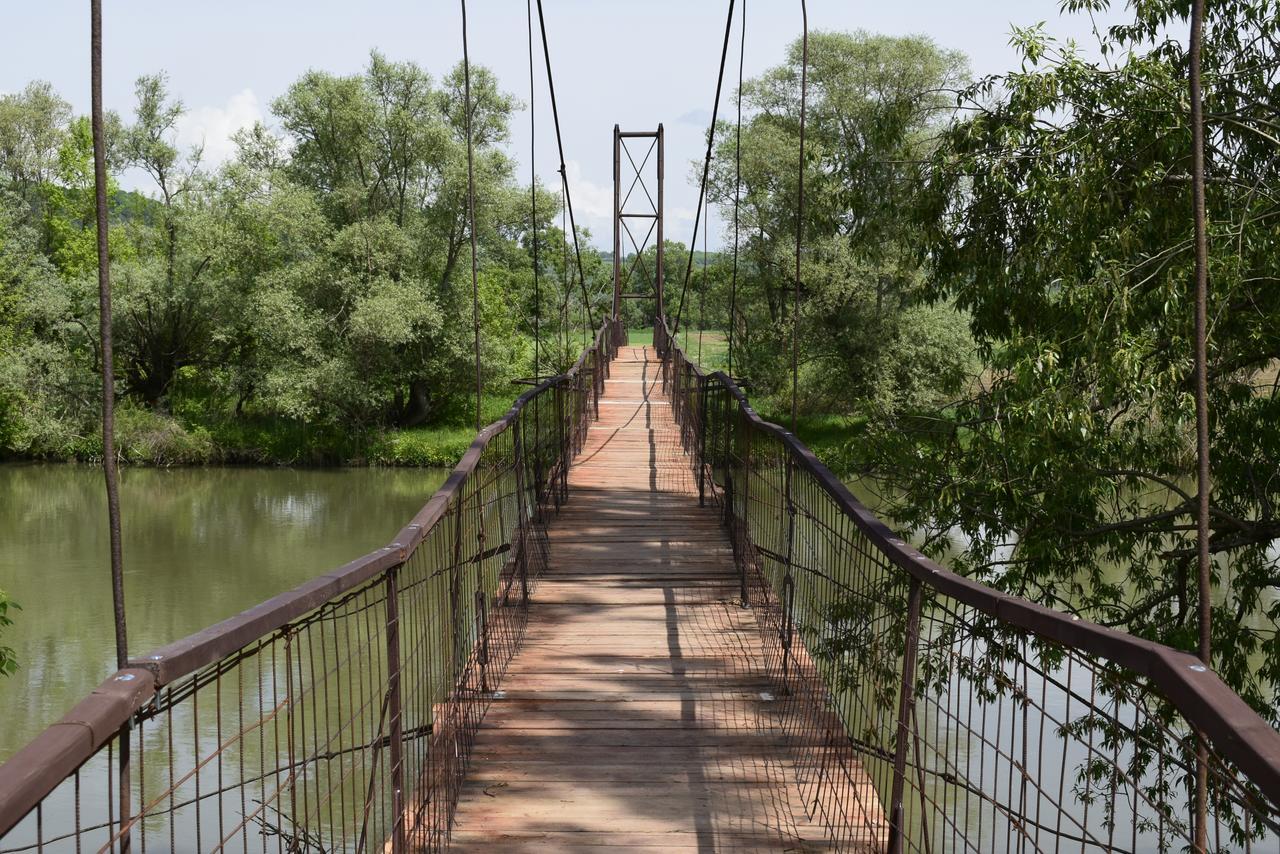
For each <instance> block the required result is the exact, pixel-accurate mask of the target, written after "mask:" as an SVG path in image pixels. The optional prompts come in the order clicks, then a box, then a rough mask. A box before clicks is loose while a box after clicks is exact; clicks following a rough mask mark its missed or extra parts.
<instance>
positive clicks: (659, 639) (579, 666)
mask: <svg viewBox="0 0 1280 854" xmlns="http://www.w3.org/2000/svg"><path fill="white" fill-rule="evenodd" d="M658 371H659V362H658V361H657V357H656V355H655V353H654V352H653V350H652V349H651V348H643V347H623V348H622V351H621V352H620V353H619V356H618V359H617V361H615V362H614V364H613V369H612V376H611V378H610V379H609V380H608V382H607V384H606V387H605V394H604V397H603V399H602V400H601V401H600V420H599V421H598V422H595V423H594V424H593V425H592V427H591V430H590V433H589V436H588V440H587V444H586V447H585V448H584V450H583V452H582V454H581V455H580V456H579V457H578V459H577V461H576V463H575V466H574V468H573V469H572V473H571V475H570V481H569V482H570V486H571V499H570V502H569V504H568V505H567V506H566V508H565V510H564V511H563V512H562V513H561V515H560V516H559V518H558V519H556V520H555V521H554V522H553V526H552V529H551V531H550V537H551V567H550V570H549V572H548V573H547V575H546V576H545V577H544V578H543V580H542V581H541V582H540V585H539V587H538V591H537V595H536V596H535V598H534V601H533V604H532V606H531V611H530V622H529V628H528V633H527V635H526V638H525V641H524V645H523V647H522V649H521V651H520V652H519V653H518V654H517V655H516V657H515V658H514V659H513V660H512V662H511V664H510V666H509V668H508V670H507V673H506V676H505V677H504V678H503V680H502V683H501V685H500V686H499V687H500V688H501V691H500V692H499V694H498V695H497V699H495V700H494V702H493V704H492V706H491V707H490V709H489V711H488V713H487V714H486V716H485V719H484V722H483V724H482V728H481V730H480V733H479V735H478V738H477V740H476V744H475V748H474V753H473V755H472V762H471V766H470V771H469V773H468V777H467V779H466V781H465V783H464V785H463V788H462V791H461V795H460V798H459V802H458V809H457V816H456V820H455V824H454V831H453V836H452V847H453V849H454V850H458V851H479V850H485V851H495V850H496V851H535V850H536V851H604V850H607V849H612V848H640V849H644V848H648V849H661V850H663V851H699V852H707V851H727V850H734V851H816V850H828V849H829V846H828V845H826V844H824V841H823V831H822V828H821V827H819V826H818V825H816V824H815V823H813V822H811V821H810V819H809V817H808V816H807V815H806V813H805V809H804V805H803V803H802V799H801V796H800V792H799V790H798V788H797V787H796V786H795V785H794V784H793V782H792V780H793V779H794V775H793V771H794V767H793V764H792V757H791V756H789V755H788V751H787V750H786V749H785V747H784V745H783V743H782V741H781V739H780V737H779V734H778V730H779V728H778V727H777V726H775V725H772V721H771V715H772V710H773V709H774V708H775V704H774V703H773V702H772V698H771V695H770V693H769V691H770V685H769V684H768V683H767V682H766V681H765V679H764V676H763V674H762V665H761V660H762V656H761V649H760V640H759V629H758V627H757V626H756V623H755V619H754V617H753V616H752V612H751V611H750V610H749V609H744V608H742V607H740V605H739V602H738V589H739V586H738V579H737V575H736V573H735V570H734V566H733V559H732V551H731V548H730V544H729V541H728V538H727V535H726V534H725V532H724V531H723V529H722V528H721V527H720V525H719V523H718V520H717V511H716V510H715V509H713V508H712V507H710V506H708V507H705V508H703V507H699V506H698V498H697V485H696V483H695V482H694V479H693V475H692V473H691V471H690V465H689V460H688V458H687V457H686V456H685V454H684V452H683V450H682V449H681V447H680V443H679V438H678V434H677V428H676V425H675V423H674V421H673V420H672V416H671V411H670V406H669V403H668V401H667V400H665V399H664V398H663V395H662V392H661V382H660V379H659V375H658Z"/></svg>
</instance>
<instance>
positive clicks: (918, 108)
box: [711, 32, 972, 409]
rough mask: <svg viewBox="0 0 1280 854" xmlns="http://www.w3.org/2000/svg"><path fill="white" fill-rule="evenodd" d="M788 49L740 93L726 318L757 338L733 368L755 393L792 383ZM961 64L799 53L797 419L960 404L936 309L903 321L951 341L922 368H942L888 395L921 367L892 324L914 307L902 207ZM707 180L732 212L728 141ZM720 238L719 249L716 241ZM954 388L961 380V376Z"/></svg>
mask: <svg viewBox="0 0 1280 854" xmlns="http://www.w3.org/2000/svg"><path fill="white" fill-rule="evenodd" d="M800 62H801V48H800V43H799V42H798V41H797V42H795V43H793V44H792V46H791V48H790V50H789V51H788V58H787V62H786V63H785V64H784V65H782V66H779V67H776V68H772V69H769V70H768V71H766V72H765V73H764V74H763V75H761V76H760V77H758V78H756V79H753V80H750V81H747V82H746V83H744V86H743V100H744V104H745V106H746V107H747V108H748V109H749V110H750V113H751V115H750V119H749V121H746V122H745V124H744V127H743V129H742V152H741V176H742V202H741V206H740V209H739V217H740V228H741V250H742V256H743V257H742V260H741V262H740V265H739V291H738V293H739V308H740V309H741V310H743V311H744V312H745V313H746V314H747V317H748V318H749V321H750V325H751V327H752V328H753V329H755V330H757V331H758V333H759V334H753V335H752V337H751V352H749V353H743V354H742V360H741V364H742V365H743V369H744V371H745V372H747V373H748V374H749V375H750V376H751V377H752V379H753V380H754V381H755V382H756V383H757V385H758V387H759V388H760V390H761V391H763V392H765V393H773V394H778V393H781V392H782V391H783V390H784V388H787V387H788V386H789V383H787V382H785V381H784V379H785V377H786V376H788V374H787V371H788V370H789V359H790V351H789V343H788V340H789V335H790V328H791V323H790V321H789V317H790V313H791V302H792V299H791V292H792V289H793V287H794V281H793V277H794V263H795V261H794V248H795V227H796V215H797V213H796V212H797V177H798V176H797V174H796V168H795V158H796V154H795V152H796V151H797V150H798V148H799V138H798V135H799V112H800V107H799V102H800V91H799V89H800V87H799V82H800ZM967 74H968V72H967V63H966V61H965V59H964V57H963V56H962V55H961V54H958V53H956V52H954V51H946V50H943V49H941V48H939V47H938V46H937V45H936V44H934V43H933V42H932V41H931V40H929V39H927V38H924V37H919V36H910V37H889V36H879V35H871V34H868V33H863V32H858V33H829V32H818V33H813V34H811V35H810V39H809V95H808V108H807V109H808V112H807V124H806V160H807V162H806V163H805V165H804V168H805V206H804V216H805V221H804V235H805V243H806V246H807V247H808V252H807V254H806V256H805V257H804V259H803V266H802V275H801V290H802V294H801V298H802V303H803V305H802V308H801V312H802V319H801V324H800V335H801V343H800V353H801V359H802V362H803V364H802V371H803V374H802V383H803V388H802V394H803V395H804V396H805V398H806V400H807V401H808V403H809V408H814V407H820V408H825V409H830V408H833V407H835V408H839V407H841V406H843V407H846V408H847V407H849V406H850V405H851V403H850V402H851V401H859V400H861V401H868V402H874V403H876V404H879V405H882V406H887V407H890V408H894V407H902V406H905V405H908V403H911V404H914V403H917V402H919V400H920V399H922V398H925V399H930V400H934V399H937V398H938V397H939V396H941V395H949V394H953V393H955V392H956V391H958V389H959V387H960V381H958V380H957V378H959V377H962V376H963V375H964V374H965V373H966V372H968V371H970V370H971V368H972V358H971V355H970V348H969V347H968V345H967V342H965V341H964V336H963V334H961V335H956V334H954V332H955V331H956V330H957V329H960V328H962V326H963V322H962V321H961V320H959V319H951V318H945V319H944V317H943V315H942V313H941V311H940V310H935V311H933V312H930V313H928V314H927V315H921V314H920V313H916V314H915V315H913V318H914V320H916V321H920V320H922V319H923V318H924V317H926V316H927V317H928V318H929V319H930V320H931V321H934V322H938V323H943V324H944V325H947V326H949V327H950V328H951V330H952V332H951V333H949V334H943V335H939V336H935V337H934V338H933V341H934V343H936V344H938V345H939V346H943V345H946V346H949V347H953V349H951V350H949V351H948V352H947V353H946V354H945V355H944V354H942V353H932V354H930V358H931V359H933V360H934V361H937V360H938V359H941V360H943V361H945V362H946V367H945V369H944V370H942V371H941V372H940V373H937V374H935V375H934V377H935V379H934V380H932V381H927V382H926V384H927V385H929V386H930V390H929V391H928V392H926V391H925V389H924V388H923V387H921V386H920V385H919V381H920V380H925V379H926V373H925V372H924V371H919V370H914V369H912V370H909V371H907V372H906V373H907V374H909V375H911V376H914V377H915V378H916V384H915V385H913V386H912V387H910V388H898V387H897V386H896V385H895V384H894V382H893V381H894V380H895V379H896V378H899V377H903V376H905V375H904V374H903V373H902V372H900V371H897V370H895V368H896V367H897V366H898V365H899V363H900V362H901V361H902V360H903V359H907V358H910V357H911V356H912V355H913V354H916V353H918V349H917V348H915V347H914V346H913V344H912V336H913V331H912V329H911V328H910V327H908V326H905V325H904V324H903V321H904V318H905V314H904V312H906V311H907V309H908V308H909V307H910V306H911V305H912V304H913V303H915V302H916V301H917V300H918V297H919V290H920V285H921V281H922V279H921V276H920V274H919V270H920V261H919V258H918V257H917V255H916V253H915V250H914V246H915V244H916V243H917V242H918V239H919V224H918V220H917V219H916V218H915V217H914V216H912V211H911V200H912V199H913V198H914V197H915V193H916V192H917V188H918V187H919V185H920V183H921V182H922V181H923V180H924V171H923V168H922V165H923V160H924V159H925V158H926V157H927V156H928V154H929V152H930V151H931V150H932V147H933V145H934V138H935V136H936V134H937V133H938V132H939V130H940V129H941V128H942V127H943V126H944V124H945V122H946V121H947V120H948V119H949V117H950V116H951V113H952V111H953V109H954V99H953V96H952V95H951V94H949V93H950V91H951V90H953V89H954V88H955V87H956V86H958V85H959V84H961V83H962V82H963V81H964V80H965V79H966V78H967ZM717 136H718V138H719V139H720V140H721V142H720V143H719V144H718V146H717V154H716V158H715V161H714V167H713V176H712V177H713V181H712V193H711V199H712V201H713V202H716V203H719V204H721V205H732V204H733V201H734V197H735V189H736V179H737V174H738V163H737V159H736V156H735V155H736V154H737V151H736V150H735V145H736V140H735V134H734V133H733V132H732V128H730V127H728V126H725V127H724V128H723V129H722V130H721V132H720V133H718V134H717ZM728 239H732V234H731V233H730V234H729V235H728ZM965 378H967V377H965Z"/></svg>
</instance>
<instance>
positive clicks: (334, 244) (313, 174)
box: [0, 52, 608, 464]
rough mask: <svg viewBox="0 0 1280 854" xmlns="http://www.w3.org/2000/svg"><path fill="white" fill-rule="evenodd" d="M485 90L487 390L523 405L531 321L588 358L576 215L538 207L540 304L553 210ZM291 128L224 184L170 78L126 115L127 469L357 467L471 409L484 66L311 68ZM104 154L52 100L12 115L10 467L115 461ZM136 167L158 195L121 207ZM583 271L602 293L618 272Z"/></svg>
mask: <svg viewBox="0 0 1280 854" xmlns="http://www.w3.org/2000/svg"><path fill="white" fill-rule="evenodd" d="M472 96H473V102H474V103H473V113H474V115H473V118H474V122H475V130H476V134H475V136H476V150H475V154H476V194H477V213H478V222H477V235H476V237H477V241H478V244H479V253H480V257H479V267H480V275H479V279H480V281H479V288H478V290H479V303H480V326H481V336H480V337H481V341H482V346H481V354H480V356H481V370H482V374H483V380H484V384H485V387H486V389H502V390H503V392H506V391H510V390H511V388H510V387H509V386H508V385H507V383H508V381H509V380H510V379H512V378H515V377H517V376H524V375H527V374H529V373H531V371H532V361H533V342H532V340H531V336H532V334H533V328H532V325H531V324H530V323H529V316H530V314H532V312H533V311H534V309H535V308H536V309H538V310H540V311H541V312H542V315H543V318H544V322H543V324H542V328H541V334H542V340H541V342H540V343H541V346H542V348H543V350H544V353H546V354H547V355H548V356H550V355H551V351H552V350H553V349H558V348H559V347H561V346H564V347H565V348H568V346H569V345H568V344H567V343H565V338H564V337H563V335H562V334H561V332H562V330H561V326H562V324H563V323H574V322H576V319H577V317H578V315H579V312H580V310H581V305H580V297H579V296H578V294H580V293H581V291H582V286H581V284H580V283H579V282H578V281H577V280H576V276H570V275H569V273H570V270H569V267H570V264H569V255H568V252H567V245H568V241H566V240H565V235H564V234H562V233H561V232H560V231H559V230H557V229H556V228H554V226H553V222H554V220H555V217H556V215H557V214H558V213H559V208H558V200H557V199H556V198H555V197H554V196H553V195H552V194H551V193H549V192H548V191H547V190H546V189H545V188H538V213H539V222H538V223H537V224H536V226H537V234H538V240H539V249H540V262H541V268H540V270H539V273H540V278H541V281H540V290H541V294H540V297H541V302H540V303H538V304H535V300H534V293H533V270H532V264H531V260H532V259H531V249H532V235H533V234H534V231H533V229H532V228H531V227H530V225H531V224H530V217H529V214H530V198H529V192H528V188H521V187H519V186H518V185H517V184H516V182H515V181H514V178H513V173H512V162H511V161H510V159H509V158H508V157H507V155H506V154H505V153H504V151H503V149H502V145H503V144H504V143H505V142H506V140H507V138H508V125H509V122H510V119H511V115H512V112H513V111H514V110H515V109H517V108H518V107H519V104H518V103H517V102H516V101H515V99H514V98H512V97H511V96H510V95H508V94H506V93H504V92H502V91H501V89H500V88H499V86H498V81H497V79H496V78H495V77H494V76H493V74H492V73H491V72H489V71H488V70H487V69H483V68H475V69H473V79H472ZM273 110H274V111H275V113H276V117H277V118H278V119H279V123H280V126H281V127H282V128H283V131H284V135H283V136H281V137H278V136H276V135H274V134H273V133H272V132H271V131H268V130H267V129H266V128H265V127H264V126H261V125H259V126H257V127H254V128H251V129H248V130H246V131H242V132H241V133H240V134H239V135H238V136H237V138H236V142H237V146H238V153H237V156H236V157H235V159H234V160H233V161H231V162H229V163H227V164H224V165H223V166H221V167H219V168H218V169H216V170H210V169H208V168H206V167H205V166H204V164H203V163H202V157H201V154H202V152H201V151H200V150H199V149H195V150H191V151H184V150H182V149H181V148H180V146H179V145H178V144H177V142H176V128H177V124H178V121H179V120H180V118H181V117H182V115H183V111H184V106H183V104H182V102H181V100H180V99H178V98H176V97H174V96H173V94H172V93H171V92H170V91H169V86H168V80H167V77H166V75H165V74H163V73H159V74H152V75H145V76H143V77H140V78H139V79H138V81H137V83H136V86H135V106H134V110H133V113H132V115H131V116H129V117H128V118H127V119H126V120H124V121H122V120H121V119H120V118H118V117H116V116H108V121H107V131H108V133H107V141H108V167H109V171H110V173H111V174H110V176H109V180H110V181H111V185H110V186H109V188H108V189H109V198H110V200H111V211H110V216H111V219H112V224H113V227H112V229H111V253H112V285H113V292H114V300H115V306H116V312H115V329H114V330H113V332H114V336H115V342H116V348H115V349H116V366H117V377H116V380H117V390H118V393H119V394H120V395H122V397H123V399H124V402H125V405H124V406H123V407H122V422H121V427H122V431H123V432H122V434H121V436H120V442H121V447H122V449H123V450H122V454H123V456H124V457H125V458H126V459H129V460H131V461H138V462H153V463H157V464H174V463H195V462H206V461H215V460H228V461H230V460H241V459H244V460H258V461H273V462H275V461H330V462H333V461H348V460H353V459H362V458H364V457H365V456H366V454H367V452H368V450H369V447H371V445H370V443H371V442H372V441H373V439H372V438H370V437H378V436H382V435H383V434H385V433H387V431H394V430H397V429H402V428H419V427H423V428H431V429H435V428H437V427H440V425H443V424H446V423H448V424H452V423H453V419H454V418H455V416H456V414H457V413H458V412H461V411H464V410H465V411H470V407H471V404H470V403H469V401H470V400H472V398H473V393H474V392H473V389H474V384H475V374H474V369H473V367H472V348H473V330H472V324H471V314H472V311H471V283H470V259H469V257H468V256H469V249H470V234H469V231H468V229H469V224H468V222H467V217H466V213H467V205H466V201H467V176H466V168H465V165H466V157H465V142H464V133H463V120H464V116H463V114H462V74H461V69H460V67H459V68H454V69H452V70H450V71H449V72H448V73H447V74H446V75H445V76H444V77H443V78H442V79H441V80H440V81H439V84H438V85H437V84H436V83H435V81H433V79H432V77H431V76H430V75H429V74H427V73H426V72H425V71H424V70H423V69H421V68H420V67H418V66H417V65H414V64H412V63H398V62H393V61H390V60H388V59H387V58H386V57H384V56H382V55H381V54H378V53H376V52H375V53H374V54H373V55H372V56H371V57H370V60H369V64H368V66H367V67H366V69H365V70H364V71H363V72H361V73H358V74H354V75H349V76H337V75H332V74H328V73H325V72H319V71H316V72H308V73H307V74H305V75H303V76H302V77H301V78H300V79H299V80H298V81H297V82H295V83H294V84H293V85H292V86H291V87H290V88H289V89H288V91H287V92H286V93H285V94H284V95H283V96H281V97H280V98H278V99H277V100H276V101H275V102H274V104H273ZM91 152H92V144H91V135H90V131H89V124H88V121H87V119H85V118H83V117H75V116H73V115H72V113H71V111H70V108H69V107H68V106H67V105H66V103H65V102H63V101H61V99H59V98H58V97H57V95H56V94H55V93H53V91H52V89H51V88H50V87H49V86H48V85H47V84H32V85H31V86H30V87H28V89H27V90H26V91H24V92H23V93H20V94H17V95H6V96H2V97H0V193H2V194H3V196H2V197H0V198H2V199H3V205H2V206H0V241H2V245H0V453H5V454H17V455H21V456H26V457H41V458H81V459H83V458H92V457H94V456H95V455H96V454H97V453H99V450H98V447H99V441H98V439H97V438H96V436H97V433H98V428H97V424H96V420H97V407H98V393H97V391H96V389H95V385H96V380H95V377H94V374H95V373H96V371H97V366H98V358H97V301H96V298H95V290H94V288H95V284H96V282H95V279H96V273H97V261H96V232H95V228H96V226H95V219H94V186H93V172H92V165H91V164H92V160H91ZM127 168H131V169H135V170H139V171H140V172H141V173H143V174H145V175H146V176H147V178H148V179H149V181H150V185H149V187H148V189H147V193H148V194H147V195H140V194H134V193H122V192H121V191H120V190H119V189H118V188H117V186H116V183H115V181H116V177H117V175H118V174H119V172H120V171H121V170H123V169H127ZM583 266H584V268H585V269H586V270H587V271H588V274H589V276H590V277H591V278H590V280H589V282H588V290H589V291H590V292H591V293H595V294H601V295H603V293H604V289H603V288H601V287H600V285H599V281H600V280H601V279H603V278H605V277H607V275H608V271H607V270H606V269H605V267H604V265H603V263H602V262H601V260H600V258H599V255H598V253H595V252H593V251H588V252H587V253H585V254H584V257H583ZM575 272H576V266H575ZM604 298H605V299H607V295H605V296H604ZM593 309H594V310H595V315H596V318H597V319H598V318H599V317H601V316H602V315H601V306H599V305H596V306H593ZM553 345H554V347H553ZM574 355H575V356H576V348H574ZM556 361H562V359H561V357H560V355H559V354H556V355H555V357H554V358H553V359H551V360H550V361H546V362H544V365H543V369H544V372H545V370H546V367H547V365H548V364H550V363H551V362H556ZM566 367H567V366H566ZM473 417H474V413H473V412H472V413H471V415H470V416H468V417H467V418H465V419H463V421H461V422H459V423H470V421H471V419H472V418H473ZM449 429H452V427H450V428H449ZM428 432H430V431H428ZM450 454H451V451H447V450H446V451H440V452H439V453H436V454H435V456H434V457H432V458H433V459H435V460H437V461H441V460H444V459H445V458H446V457H449V456H450ZM388 455H389V456H388ZM414 455H415V456H416V457H418V458H422V459H426V458H427V456H428V455H426V454H423V453H418V452H416V451H415V452H414ZM384 456H388V458H392V457H395V453H394V452H387V454H384Z"/></svg>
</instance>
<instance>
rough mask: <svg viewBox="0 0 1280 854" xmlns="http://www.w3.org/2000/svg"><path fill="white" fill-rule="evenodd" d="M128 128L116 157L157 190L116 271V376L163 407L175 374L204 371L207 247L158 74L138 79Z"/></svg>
mask: <svg viewBox="0 0 1280 854" xmlns="http://www.w3.org/2000/svg"><path fill="white" fill-rule="evenodd" d="M134 92H135V95H136V106H135V108H134V111H135V121H134V124H132V125H131V126H129V127H128V128H127V129H126V130H125V132H124V141H123V146H122V147H123V154H124V157H125V159H126V162H128V163H129V164H130V165H132V166H136V167H139V168H141V169H142V170H143V171H144V172H146V174H147V175H148V176H150V178H151V180H152V181H153V182H154V184H155V187H156V189H157V190H158V191H159V198H158V200H157V203H156V204H154V205H151V206H150V208H151V209H150V211H149V213H150V222H149V223H145V224H139V225H138V226H137V227H136V228H135V229H134V241H135V242H136V243H137V245H138V253H137V257H136V258H135V259H133V263H131V264H128V265H122V266H121V267H119V268H118V275H117V279H116V281H117V284H118V298H119V320H118V321H117V323H116V324H115V328H116V330H117V334H118V336H119V350H120V354H119V355H120V362H121V373H122V374H123V377H124V381H125V384H126V386H127V387H128V389H129V391H130V392H132V393H133V394H134V395H136V396H137V397H138V398H139V399H141V400H142V401H143V402H145V403H146V404H147V405H148V406H151V407H153V408H159V409H164V408H167V407H168V397H169V393H170V391H171V390H172V387H173V383H174V380H175V379H176V377H177V376H178V373H179V371H181V370H182V369H183V368H185V367H188V366H196V365H201V364H204V363H205V362H206V361H207V360H208V359H209V357H210V355H211V348H210V345H211V337H212V335H213V330H214V329H215V328H216V326H217V325H218V323H219V318H218V317H217V315H216V312H215V309H216V307H217V300H216V298H215V288H214V287H213V285H214V283H212V282H210V281H209V276H208V272H209V265H210V262H211V261H212V252H213V249H212V247H211V246H210V245H209V244H208V242H207V237H208V232H207V231H206V230H205V229H204V228H203V225H204V223H203V222H201V219H202V217H201V213H202V207H203V206H202V202H203V200H202V199H200V198H197V196H198V195H199V194H201V193H203V192H204V189H205V188H204V176H203V175H202V174H201V172H200V168H199V167H200V157H201V151H200V150H199V149H196V150H194V151H191V152H189V153H188V154H186V155H185V156H184V155H183V154H182V152H180V151H178V149H177V146H176V145H175V143H174V141H173V138H174V135H175V133H176V128H177V121H178V119H179V118H180V117H181V116H182V113H183V109H184V108H183V105H182V102H181V101H179V100H176V99H173V98H171V97H170V95H169V92H168V88H167V78H166V76H165V75H164V73H163V72H162V73H160V74H154V75H144V76H143V77H139V78H138V80H137V83H136V84H135V86H134Z"/></svg>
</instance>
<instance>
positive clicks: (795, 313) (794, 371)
mask: <svg viewBox="0 0 1280 854" xmlns="http://www.w3.org/2000/svg"><path fill="white" fill-rule="evenodd" d="M800 15H801V17H802V19H803V23H804V35H803V39H804V40H803V42H802V47H801V49H800V176H799V183H798V185H797V189H796V281H795V297H794V301H793V304H792V308H791V432H792V433H794V432H796V421H797V416H798V415H799V409H798V408H797V400H798V399H799V389H800V355H799V354H800V348H799V347H800V345H799V336H800V244H801V241H802V240H803V239H804V119H805V108H806V106H807V104H806V97H807V95H808V92H809V9H808V7H807V5H806V3H805V0H800Z"/></svg>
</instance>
